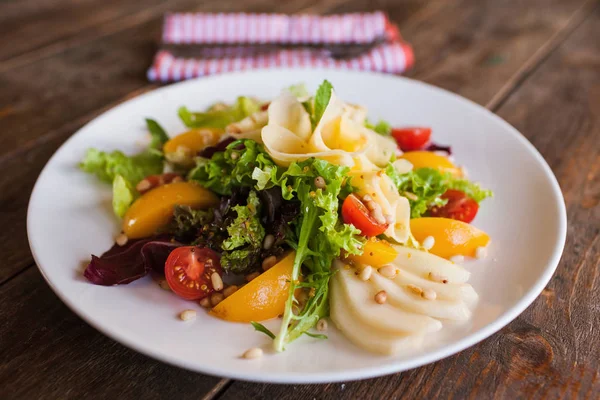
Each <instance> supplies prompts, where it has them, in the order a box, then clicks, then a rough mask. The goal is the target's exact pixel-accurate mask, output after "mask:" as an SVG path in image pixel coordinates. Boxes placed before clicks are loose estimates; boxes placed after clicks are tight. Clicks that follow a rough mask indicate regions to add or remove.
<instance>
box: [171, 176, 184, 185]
mask: <svg viewBox="0 0 600 400" xmlns="http://www.w3.org/2000/svg"><path fill="white" fill-rule="evenodd" d="M177 182H183V178H182V177H181V176H179V175H177V176H176V177H175V178H173V180H171V183H177Z"/></svg>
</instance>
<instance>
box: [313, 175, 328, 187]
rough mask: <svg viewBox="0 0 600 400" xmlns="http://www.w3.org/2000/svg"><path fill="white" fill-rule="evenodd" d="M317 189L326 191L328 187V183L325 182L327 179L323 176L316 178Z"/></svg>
mask: <svg viewBox="0 0 600 400" xmlns="http://www.w3.org/2000/svg"><path fill="white" fill-rule="evenodd" d="M315 187H316V188H317V189H325V188H326V187H327V183H326V182H325V179H323V177H322V176H317V177H316V178H315Z"/></svg>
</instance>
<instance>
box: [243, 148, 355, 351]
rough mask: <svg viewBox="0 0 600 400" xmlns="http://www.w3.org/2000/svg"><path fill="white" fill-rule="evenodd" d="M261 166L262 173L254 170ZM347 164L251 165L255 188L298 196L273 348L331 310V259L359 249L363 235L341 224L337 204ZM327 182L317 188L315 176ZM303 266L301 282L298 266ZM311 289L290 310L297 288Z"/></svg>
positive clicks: (346, 181)
mask: <svg viewBox="0 0 600 400" xmlns="http://www.w3.org/2000/svg"><path fill="white" fill-rule="evenodd" d="M259 169H260V171H258V170H259ZM348 173H349V168H348V167H343V166H337V165H333V164H330V163H328V162H327V161H324V160H319V159H314V158H311V159H308V160H305V161H301V162H294V163H292V164H291V165H290V166H289V167H288V169H287V170H284V169H282V168H278V167H276V166H267V167H263V168H260V167H255V170H254V173H253V176H254V177H255V178H257V179H256V180H257V182H259V184H258V186H257V188H258V189H264V188H268V187H280V188H281V194H282V196H283V198H284V199H286V200H290V199H297V200H300V209H301V210H302V214H301V216H300V219H299V221H297V223H296V235H297V238H298V239H297V242H296V243H295V244H294V246H293V247H294V248H295V249H296V257H295V259H294V265H293V269H292V276H291V281H292V284H291V285H290V294H289V297H288V300H287V302H286V308H285V311H284V315H283V320H282V324H281V329H280V331H279V333H278V334H277V336H276V338H275V343H274V345H275V349H276V350H277V351H282V350H283V349H284V346H285V344H286V343H290V342H292V341H293V340H295V339H297V338H298V337H300V336H301V335H302V334H303V333H305V332H306V331H307V330H308V329H310V328H312V327H313V326H314V325H315V324H316V323H317V321H318V320H319V319H320V318H322V317H324V316H326V315H327V314H328V312H329V305H328V297H329V278H330V277H331V275H332V270H331V265H332V263H333V260H334V259H335V258H336V257H338V256H339V255H340V252H341V250H344V251H346V252H347V253H350V254H358V253H360V252H362V246H363V244H364V238H363V237H362V236H360V232H359V231H358V230H357V229H356V228H354V226H352V225H347V224H344V223H342V222H341V220H340V217H339V212H338V208H339V203H340V200H341V199H342V198H343V196H345V195H347V194H348V193H350V192H352V191H353V188H352V186H351V185H350V180H349V179H348V178H347V175H348ZM317 177H321V178H323V179H324V180H325V184H326V185H325V187H324V188H317V187H316V186H315V178H317ZM301 268H304V271H305V273H304V274H303V275H302V282H300V281H299V276H300V270H301ZM297 288H303V289H304V290H307V291H309V292H310V293H312V295H311V296H309V299H308V300H307V301H306V303H304V304H302V305H298V306H299V307H300V310H299V311H298V312H296V313H293V312H292V308H293V307H294V305H295V304H296V303H297V300H296V299H295V297H294V293H295V290H296V289H297Z"/></svg>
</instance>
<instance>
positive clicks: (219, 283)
mask: <svg viewBox="0 0 600 400" xmlns="http://www.w3.org/2000/svg"><path fill="white" fill-rule="evenodd" d="M210 282H211V283H212V287H213V289H215V290H216V291H217V292H219V291H221V290H223V279H221V275H219V274H218V273H217V272H213V273H212V275H211V276H210Z"/></svg>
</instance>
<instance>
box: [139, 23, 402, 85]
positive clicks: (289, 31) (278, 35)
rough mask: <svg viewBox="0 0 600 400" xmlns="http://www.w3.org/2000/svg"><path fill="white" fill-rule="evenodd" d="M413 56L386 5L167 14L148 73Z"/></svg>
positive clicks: (369, 63) (184, 74)
mask: <svg viewBox="0 0 600 400" xmlns="http://www.w3.org/2000/svg"><path fill="white" fill-rule="evenodd" d="M413 60H414V58H413V52H412V48H411V47H410V45H408V44H407V43H406V42H404V41H403V40H402V38H401V37H400V34H399V32H398V28H397V27H396V26H395V25H393V24H392V23H390V21H389V19H388V18H387V16H386V15H385V14H384V13H382V12H374V13H356V14H344V15H330V16H317V15H283V14H244V13H239V14H205V13H198V14H189V13H187V14H168V15H166V16H165V20H164V25H163V36H162V48H161V49H160V50H159V51H158V53H157V54H156V56H155V58H154V62H153V63H152V66H151V67H150V69H149V70H148V79H149V80H151V81H161V82H173V81H180V80H184V79H189V78H196V77H200V76H207V75H213V74H219V73H222V72H230V71H243V70H249V69H255V68H276V67H325V68H339V69H352V70H369V71H378V72H387V73H401V72H404V71H406V70H407V69H409V68H410V67H411V66H412V63H413Z"/></svg>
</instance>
